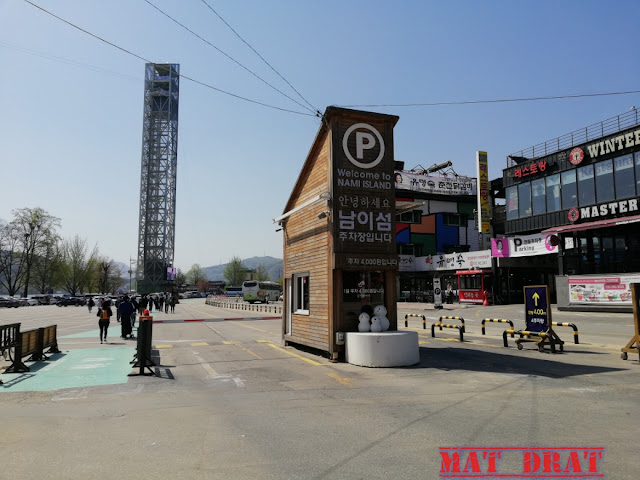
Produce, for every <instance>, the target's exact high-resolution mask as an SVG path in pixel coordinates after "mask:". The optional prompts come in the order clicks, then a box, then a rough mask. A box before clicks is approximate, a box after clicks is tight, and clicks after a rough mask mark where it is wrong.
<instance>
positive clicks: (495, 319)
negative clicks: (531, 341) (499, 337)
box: [482, 318, 514, 338]
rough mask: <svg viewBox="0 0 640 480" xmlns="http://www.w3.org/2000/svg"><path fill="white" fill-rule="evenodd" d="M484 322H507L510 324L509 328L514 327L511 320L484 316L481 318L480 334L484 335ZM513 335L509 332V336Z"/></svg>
mask: <svg viewBox="0 0 640 480" xmlns="http://www.w3.org/2000/svg"><path fill="white" fill-rule="evenodd" d="M485 322H489V323H508V324H509V325H511V330H513V329H514V326H513V322H512V321H511V320H507V319H506V318H485V319H483V320H482V334H483V335H485V328H484V324H485ZM513 337H514V334H513V333H512V334H511V338H513Z"/></svg>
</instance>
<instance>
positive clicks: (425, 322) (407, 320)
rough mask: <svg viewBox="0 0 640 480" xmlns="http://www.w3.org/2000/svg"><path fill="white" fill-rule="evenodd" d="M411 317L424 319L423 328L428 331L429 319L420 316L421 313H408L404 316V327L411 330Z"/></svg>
mask: <svg viewBox="0 0 640 480" xmlns="http://www.w3.org/2000/svg"><path fill="white" fill-rule="evenodd" d="M409 317H417V318H422V328H423V329H424V330H426V329H427V317H425V316H424V315H420V314H419V313H407V314H406V315H405V316H404V326H405V327H406V328H409Z"/></svg>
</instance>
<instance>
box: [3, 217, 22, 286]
mask: <svg viewBox="0 0 640 480" xmlns="http://www.w3.org/2000/svg"><path fill="white" fill-rule="evenodd" d="M20 237H21V233H20V231H19V230H18V229H17V228H16V226H15V225H14V224H13V223H9V224H6V223H2V224H1V225H0V285H2V286H3V287H4V288H5V289H6V290H7V292H8V293H9V295H11V296H13V295H15V294H16V292H17V291H18V290H19V289H20V287H22V285H23V280H24V275H25V269H26V261H27V257H26V255H25V254H24V252H23V250H22V242H21V238H20Z"/></svg>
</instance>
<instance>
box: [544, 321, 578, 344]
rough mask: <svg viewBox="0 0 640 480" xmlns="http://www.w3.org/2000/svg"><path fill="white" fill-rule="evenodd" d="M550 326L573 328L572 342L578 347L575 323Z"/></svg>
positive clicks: (554, 323) (555, 323)
mask: <svg viewBox="0 0 640 480" xmlns="http://www.w3.org/2000/svg"><path fill="white" fill-rule="evenodd" d="M551 325H553V326H554V327H571V328H573V342H574V343H575V344H576V345H578V344H579V343H580V342H579V340H578V327H576V324H575V323H566V322H565V323H558V322H551Z"/></svg>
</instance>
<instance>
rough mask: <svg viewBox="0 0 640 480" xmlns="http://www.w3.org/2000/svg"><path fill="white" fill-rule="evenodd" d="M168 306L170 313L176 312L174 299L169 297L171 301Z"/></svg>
mask: <svg viewBox="0 0 640 480" xmlns="http://www.w3.org/2000/svg"><path fill="white" fill-rule="evenodd" d="M169 305H170V306H171V313H174V312H175V310H176V297H174V296H173V295H171V300H170V301H169Z"/></svg>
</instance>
